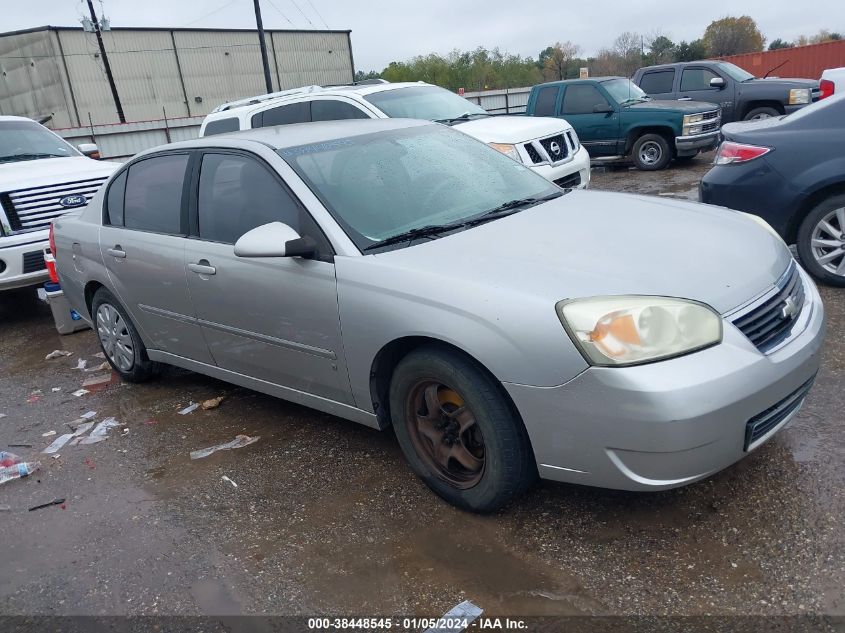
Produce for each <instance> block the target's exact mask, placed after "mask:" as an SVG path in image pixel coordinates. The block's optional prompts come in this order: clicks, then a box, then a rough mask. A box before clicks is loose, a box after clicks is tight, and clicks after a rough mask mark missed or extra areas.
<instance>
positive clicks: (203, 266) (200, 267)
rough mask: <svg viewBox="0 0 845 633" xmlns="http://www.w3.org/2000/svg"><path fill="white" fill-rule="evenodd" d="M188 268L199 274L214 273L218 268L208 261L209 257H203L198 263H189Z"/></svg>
mask: <svg viewBox="0 0 845 633" xmlns="http://www.w3.org/2000/svg"><path fill="white" fill-rule="evenodd" d="M188 270H191V271H193V272H195V273H197V274H198V275H214V274H216V273H217V269H216V268H215V267H214V266H211V265H210V264H209V263H208V260H207V259H201V260H199V261H198V262H196V263H191V264H188Z"/></svg>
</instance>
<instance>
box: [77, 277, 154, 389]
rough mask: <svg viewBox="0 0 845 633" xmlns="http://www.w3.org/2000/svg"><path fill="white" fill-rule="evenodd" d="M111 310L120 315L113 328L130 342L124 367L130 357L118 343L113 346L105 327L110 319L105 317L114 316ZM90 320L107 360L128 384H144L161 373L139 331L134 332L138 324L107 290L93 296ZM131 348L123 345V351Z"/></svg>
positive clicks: (102, 289) (99, 291)
mask: <svg viewBox="0 0 845 633" xmlns="http://www.w3.org/2000/svg"><path fill="white" fill-rule="evenodd" d="M112 310H113V311H114V313H116V315H117V317H116V319H115V322H114V326H115V328H114V329H116V330H119V333H120V334H121V335H122V336H123V337H124V338H125V339H126V340H128V341H130V342H131V352H132V360H131V363H126V364H124V361H126V360H127V358H128V357H127V356H125V355H123V354H122V353H121V352H120V351H119V348H118V347H117V346H116V344H115V346H110V345H109V342H108V339H106V336H107V334H106V333H105V331H106V330H108V328H105V325H106V321H107V320H108V317H106V316H105V315H108V314H111V312H110V311H112ZM101 311H102V314H101ZM91 318H92V320H93V322H94V332H95V333H96V334H97V340H98V341H99V342H100V347H101V348H102V350H103V353H104V354H105V355H106V360H107V361H108V363H109V365H111V366H112V368H113V369H114V370H115V371H116V372H117V373H118V375H119V376H120V377H121V378H122V379H123V380H125V381H126V382H145V381H147V380H150V379H151V378H154V377H155V376H157V375H158V374H160V373H161V365H160V364H159V363H156V362H154V361H151V360H150V358H149V356H147V348H146V347H145V346H144V343H143V341H141V337H140V336H138V330H136V329H135V324H134V323H132V320H131V319H130V318H129V316H128V315H127V314H126V310H124V309H123V306H122V305H120V302H119V301H118V300H117V299H116V298H115V296H114V295H113V294H112V293H110V292H109V291H108V290H106V289H105V288H100V289H99V290H97V292H96V293H95V294H94V299H93V301H92V302H91ZM104 341H105V342H104ZM129 347H130V346H129V345H124V346H123V348H124V349H129Z"/></svg>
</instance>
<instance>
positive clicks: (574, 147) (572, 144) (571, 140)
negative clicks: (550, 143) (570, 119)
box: [566, 132, 578, 152]
mask: <svg viewBox="0 0 845 633" xmlns="http://www.w3.org/2000/svg"><path fill="white" fill-rule="evenodd" d="M566 138H568V139H569V146H570V147H571V148H572V151H573V152H577V151H578V143H577V142H576V141H575V138H574V137H573V136H572V132H567V133H566Z"/></svg>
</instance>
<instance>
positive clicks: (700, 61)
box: [640, 59, 722, 70]
mask: <svg viewBox="0 0 845 633" xmlns="http://www.w3.org/2000/svg"><path fill="white" fill-rule="evenodd" d="M721 61H722V60H721V59H698V60H695V61H692V62H672V63H671V64H656V65H654V66H644V67H643V68H640V70H657V69H660V68H680V67H681V66H689V65H690V64H699V65H701V64H718V63H719V62H721Z"/></svg>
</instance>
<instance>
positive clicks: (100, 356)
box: [94, 352, 106, 359]
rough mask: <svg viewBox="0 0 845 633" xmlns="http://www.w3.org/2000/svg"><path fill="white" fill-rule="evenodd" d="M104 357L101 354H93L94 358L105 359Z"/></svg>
mask: <svg viewBox="0 0 845 633" xmlns="http://www.w3.org/2000/svg"><path fill="white" fill-rule="evenodd" d="M105 357H106V355H105V354H104V353H103V352H97V353H96V354H94V358H103V359H105Z"/></svg>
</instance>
